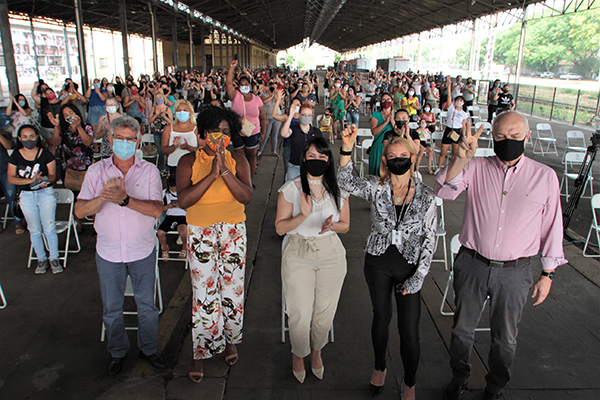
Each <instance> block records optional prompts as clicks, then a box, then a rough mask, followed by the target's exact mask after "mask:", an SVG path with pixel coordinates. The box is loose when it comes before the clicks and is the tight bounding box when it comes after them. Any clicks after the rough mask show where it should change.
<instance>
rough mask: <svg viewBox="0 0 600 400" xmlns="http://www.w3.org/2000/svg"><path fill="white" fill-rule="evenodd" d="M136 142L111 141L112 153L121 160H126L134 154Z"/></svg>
mask: <svg viewBox="0 0 600 400" xmlns="http://www.w3.org/2000/svg"><path fill="white" fill-rule="evenodd" d="M136 147H137V142H133V143H132V142H128V141H127V140H118V139H113V153H115V156H117V157H119V158H120V159H121V160H127V159H129V158H131V156H133V155H134V154H135V148H136Z"/></svg>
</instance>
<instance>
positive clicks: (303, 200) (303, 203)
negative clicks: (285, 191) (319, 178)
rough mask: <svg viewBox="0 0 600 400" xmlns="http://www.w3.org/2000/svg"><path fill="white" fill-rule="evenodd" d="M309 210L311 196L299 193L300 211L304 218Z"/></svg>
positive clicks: (310, 209) (310, 207) (310, 210)
mask: <svg viewBox="0 0 600 400" xmlns="http://www.w3.org/2000/svg"><path fill="white" fill-rule="evenodd" d="M311 212H312V198H311V197H310V196H309V195H307V194H306V193H304V192H302V193H300V213H301V214H302V215H303V216H304V218H306V217H308V216H309V215H310V213H311Z"/></svg>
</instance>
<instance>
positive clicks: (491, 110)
mask: <svg viewBox="0 0 600 400" xmlns="http://www.w3.org/2000/svg"><path fill="white" fill-rule="evenodd" d="M497 108H498V106H497V105H493V104H488V119H487V122H489V123H491V122H492V118H494V113H495V112H496V109H497Z"/></svg>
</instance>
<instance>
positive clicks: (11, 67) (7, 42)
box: [0, 0, 20, 96]
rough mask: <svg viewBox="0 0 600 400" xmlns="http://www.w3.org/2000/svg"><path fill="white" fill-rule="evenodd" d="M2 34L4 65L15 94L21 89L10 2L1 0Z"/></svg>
mask: <svg viewBox="0 0 600 400" xmlns="http://www.w3.org/2000/svg"><path fill="white" fill-rule="evenodd" d="M0 36H1V38H2V50H3V52H4V65H5V66H6V76H7V78H8V90H9V91H10V92H11V93H12V95H13V96H16V95H17V93H20V91H19V79H18V77H17V65H16V64H15V49H14V47H13V41H12V34H11V33H10V22H9V20H8V2H7V0H0Z"/></svg>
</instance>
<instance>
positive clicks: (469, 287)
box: [450, 248, 533, 393]
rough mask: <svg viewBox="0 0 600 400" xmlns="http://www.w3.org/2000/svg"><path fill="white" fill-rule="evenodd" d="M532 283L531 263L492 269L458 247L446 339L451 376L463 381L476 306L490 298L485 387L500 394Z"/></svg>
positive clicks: (468, 370) (477, 311)
mask: <svg viewBox="0 0 600 400" xmlns="http://www.w3.org/2000/svg"><path fill="white" fill-rule="evenodd" d="M532 284H533V277H532V272H531V262H529V263H527V264H524V265H521V266H518V267H514V268H492V267H490V266H487V265H486V264H485V263H483V262H481V261H479V260H478V259H476V258H473V257H472V256H471V255H469V254H468V253H467V252H465V251H464V250H463V249H462V248H461V250H460V251H459V252H458V255H457V256H456V260H455V262H454V292H455V303H456V310H455V314H454V325H453V326H452V340H451V342H450V366H451V367H452V375H453V380H454V381H456V382H458V383H460V384H463V383H466V381H467V380H468V379H469V376H470V375H471V364H470V363H469V357H470V355H471V349H472V348H473V340H474V338H475V328H476V327H477V325H478V324H479V319H480V317H481V309H482V307H483V303H484V301H485V299H486V298H487V296H489V297H490V301H489V306H490V328H491V336H492V341H491V346H490V353H489V355H488V364H489V369H490V372H489V373H488V374H487V375H486V377H485V379H486V383H487V390H488V391H490V392H492V393H500V392H501V391H502V389H503V388H504V387H505V386H506V384H507V383H508V381H509V380H510V374H511V370H512V365H513V361H514V359H515V352H516V350H517V334H518V329H517V325H518V324H519V322H520V321H521V315H522V312H523V306H524V305H525V303H526V302H527V295H528V293H529V290H530V289H531V286H532Z"/></svg>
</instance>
